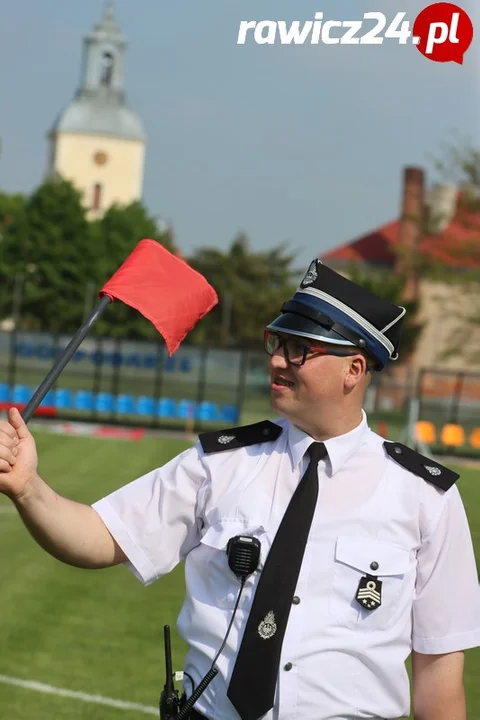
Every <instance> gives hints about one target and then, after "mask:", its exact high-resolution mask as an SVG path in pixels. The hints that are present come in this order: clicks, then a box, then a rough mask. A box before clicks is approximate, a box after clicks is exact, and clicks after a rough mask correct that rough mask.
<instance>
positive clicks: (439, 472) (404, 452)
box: [383, 441, 460, 490]
mask: <svg viewBox="0 0 480 720" xmlns="http://www.w3.org/2000/svg"><path fill="white" fill-rule="evenodd" d="M383 447H384V448H385V450H386V451H387V453H388V454H389V455H390V457H391V458H393V460H395V461H396V462H397V463H399V465H402V466H403V467H404V468H406V469H407V470H410V472H412V473H414V475H419V476H420V477H421V478H423V479H424V480H427V482H429V483H432V485H436V487H439V488H441V489H442V490H448V489H449V488H451V487H452V485H453V484H454V483H455V482H456V481H457V480H458V478H459V477H460V475H458V474H457V473H456V472H453V470H450V469H449V468H446V467H444V466H443V465H440V464H439V463H437V462H434V461H433V460H431V459H430V458H428V457H425V456H424V455H420V453H418V452H417V451H416V450H412V448H409V447H408V446H407V445H402V444H401V443H398V442H388V441H386V442H384V443H383Z"/></svg>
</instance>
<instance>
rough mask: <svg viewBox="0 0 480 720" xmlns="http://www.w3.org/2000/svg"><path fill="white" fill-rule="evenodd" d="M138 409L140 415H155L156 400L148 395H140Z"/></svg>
mask: <svg viewBox="0 0 480 720" xmlns="http://www.w3.org/2000/svg"><path fill="white" fill-rule="evenodd" d="M136 411H137V414H138V415H155V400H154V399H153V398H152V397H148V396H147V395H140V397H139V398H138V400H137V407H136Z"/></svg>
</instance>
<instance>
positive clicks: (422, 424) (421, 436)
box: [415, 420, 436, 445]
mask: <svg viewBox="0 0 480 720" xmlns="http://www.w3.org/2000/svg"><path fill="white" fill-rule="evenodd" d="M415 437H416V439H417V440H419V441H420V442H424V443H426V444H427V445H431V444H432V443H434V442H435V438H436V431H435V425H434V424H433V423H431V422H429V421H428V420H418V421H417V422H416V423H415Z"/></svg>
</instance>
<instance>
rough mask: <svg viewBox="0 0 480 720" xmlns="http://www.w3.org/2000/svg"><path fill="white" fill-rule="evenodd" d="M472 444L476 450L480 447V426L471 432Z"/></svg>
mask: <svg viewBox="0 0 480 720" xmlns="http://www.w3.org/2000/svg"><path fill="white" fill-rule="evenodd" d="M470 445H471V446H472V447H473V448H475V449H476V450H479V449H480V427H476V428H473V430H472V432H471V433H470Z"/></svg>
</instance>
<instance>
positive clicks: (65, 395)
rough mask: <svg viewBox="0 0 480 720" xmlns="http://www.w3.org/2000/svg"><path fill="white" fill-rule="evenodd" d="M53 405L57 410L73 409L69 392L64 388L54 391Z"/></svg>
mask: <svg viewBox="0 0 480 720" xmlns="http://www.w3.org/2000/svg"><path fill="white" fill-rule="evenodd" d="M54 404H55V407H56V408H58V409H59V410H67V409H70V408H71V407H73V397H72V392H71V390H67V389H66V388H57V389H56V390H55V391H54Z"/></svg>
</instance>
